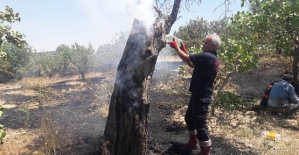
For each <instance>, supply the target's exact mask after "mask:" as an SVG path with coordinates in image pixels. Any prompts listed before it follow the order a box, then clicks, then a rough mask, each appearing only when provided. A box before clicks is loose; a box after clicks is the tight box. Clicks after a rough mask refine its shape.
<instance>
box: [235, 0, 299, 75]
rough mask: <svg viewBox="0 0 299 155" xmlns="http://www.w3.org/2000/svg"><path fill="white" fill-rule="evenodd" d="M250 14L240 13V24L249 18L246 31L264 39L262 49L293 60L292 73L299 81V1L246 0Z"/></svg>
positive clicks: (261, 40) (261, 42)
mask: <svg viewBox="0 0 299 155" xmlns="http://www.w3.org/2000/svg"><path fill="white" fill-rule="evenodd" d="M246 3H247V4H249V5H250V9H251V10H250V12H239V13H238V14H237V15H236V16H238V17H239V18H238V19H236V21H239V20H241V19H243V18H246V19H249V20H247V23H246V24H245V25H244V28H246V29H248V30H250V31H252V32H254V33H255V34H254V35H256V36H258V38H259V40H260V44H259V47H268V49H269V50H271V49H275V50H279V52H280V53H282V54H283V55H284V56H286V57H292V58H293V65H292V70H293V73H294V79H295V80H296V81H298V75H297V74H298V66H297V64H298V62H299V27H298V25H299V1H298V0H243V2H242V4H243V5H244V4H246Z"/></svg>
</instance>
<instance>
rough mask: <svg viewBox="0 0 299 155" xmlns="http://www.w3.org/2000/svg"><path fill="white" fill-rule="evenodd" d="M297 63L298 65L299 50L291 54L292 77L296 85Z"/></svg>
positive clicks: (296, 49)
mask: <svg viewBox="0 0 299 155" xmlns="http://www.w3.org/2000/svg"><path fill="white" fill-rule="evenodd" d="M298 63H299V49H298V48H295V49H294V53H293V64H292V70H293V76H294V80H295V82H296V83H298Z"/></svg>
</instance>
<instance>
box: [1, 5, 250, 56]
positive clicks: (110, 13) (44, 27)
mask: <svg viewBox="0 0 299 155" xmlns="http://www.w3.org/2000/svg"><path fill="white" fill-rule="evenodd" d="M231 1H232V3H231V5H230V8H229V9H230V10H231V12H229V13H228V14H227V15H228V16H231V14H235V13H236V12H237V11H242V10H245V9H246V8H241V4H240V1H241V0H231ZM223 2H224V0H213V2H212V1H211V0H202V3H201V4H200V5H197V4H194V5H192V6H191V7H190V9H189V10H191V11H187V10H184V9H181V11H180V14H179V16H180V18H179V19H178V20H177V21H176V22H175V23H174V25H173V26H172V29H171V33H172V32H173V31H174V30H177V29H178V28H179V26H182V25H185V24H186V22H188V21H189V20H190V19H196V18H197V17H199V18H201V17H203V18H204V19H205V20H208V21H211V20H217V19H219V18H221V17H223V16H221V15H222V14H223V12H224V10H225V7H224V6H221V7H219V8H218V9H217V10H216V11H215V9H216V8H217V7H218V6H219V5H221V4H222V3H223ZM183 4H184V3H183ZM5 6H9V7H11V8H12V9H13V10H14V11H15V12H18V13H20V17H21V22H16V23H13V24H12V25H11V26H12V29H14V30H17V31H20V32H21V33H23V34H25V36H26V38H25V39H26V41H27V42H28V43H29V45H30V46H31V47H32V48H33V49H35V50H36V51H37V52H42V51H54V50H56V48H57V47H58V46H59V45H61V44H65V45H68V46H70V45H72V44H74V43H75V42H77V43H78V44H79V45H84V46H88V44H89V43H91V44H92V45H93V47H94V48H95V49H97V48H98V47H99V45H102V44H107V43H110V42H111V39H112V38H113V37H114V36H115V34H116V33H119V32H126V31H130V29H131V27H132V23H133V19H134V18H138V19H141V20H145V21H147V22H149V23H151V22H152V21H153V20H154V19H155V17H154V15H153V13H152V7H151V6H152V4H151V1H150V0H0V9H1V10H3V9H4V8H5Z"/></svg>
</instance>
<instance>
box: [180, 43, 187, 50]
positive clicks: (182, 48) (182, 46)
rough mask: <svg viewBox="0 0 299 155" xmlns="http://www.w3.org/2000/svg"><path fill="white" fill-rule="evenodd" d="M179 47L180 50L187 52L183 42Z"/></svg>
mask: <svg viewBox="0 0 299 155" xmlns="http://www.w3.org/2000/svg"><path fill="white" fill-rule="evenodd" d="M180 49H181V50H182V51H184V52H187V48H186V46H185V44H184V43H181V47H180Z"/></svg>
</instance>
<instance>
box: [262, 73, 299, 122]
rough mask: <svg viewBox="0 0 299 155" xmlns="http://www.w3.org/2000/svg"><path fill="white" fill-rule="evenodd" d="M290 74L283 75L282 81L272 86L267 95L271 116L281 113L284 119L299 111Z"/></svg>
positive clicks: (298, 101)
mask: <svg viewBox="0 0 299 155" xmlns="http://www.w3.org/2000/svg"><path fill="white" fill-rule="evenodd" d="M293 81H294V79H293V76H292V75H291V74H288V75H284V78H283V80H281V81H279V82H276V83H274V84H273V86H272V89H271V92H270V94H269V100H268V105H269V109H270V112H271V113H272V114H279V113H282V114H283V115H285V116H286V117H288V116H291V115H292V114H294V113H295V112H296V111H297V110H299V104H298V103H299V98H298V96H297V94H296V92H295V88H294V86H293V85H292V84H291V83H293Z"/></svg>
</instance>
